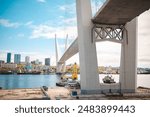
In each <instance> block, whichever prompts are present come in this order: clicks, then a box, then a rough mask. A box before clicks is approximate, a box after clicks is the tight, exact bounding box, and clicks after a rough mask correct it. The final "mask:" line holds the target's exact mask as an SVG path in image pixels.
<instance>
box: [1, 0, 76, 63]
mask: <svg viewBox="0 0 150 117" xmlns="http://www.w3.org/2000/svg"><path fill="white" fill-rule="evenodd" d="M69 6H70V7H69ZM68 10H69V11H68ZM75 18H76V13H75V0H0V52H1V53H2V52H6V51H10V52H12V53H21V54H22V53H24V54H25V53H26V54H27V55H28V53H29V55H30V54H31V53H38V54H40V53H42V54H44V57H46V54H47V57H52V56H54V49H55V48H54V35H55V33H56V34H57V38H58V43H59V45H60V48H61V47H62V49H60V50H64V48H63V46H64V42H65V40H64V39H65V37H66V34H67V33H69V32H67V31H68V30H70V29H72V32H71V33H73V32H75V33H73V34H69V39H70V42H71V40H73V39H74V38H75V36H76V30H75V31H73V30H74V29H75V28H76V19H75ZM61 52H62V51H61ZM30 56H32V55H30ZM31 58H32V57H31ZM1 59H4V57H3V58H1ZM22 59H23V60H24V58H23V57H22Z"/></svg>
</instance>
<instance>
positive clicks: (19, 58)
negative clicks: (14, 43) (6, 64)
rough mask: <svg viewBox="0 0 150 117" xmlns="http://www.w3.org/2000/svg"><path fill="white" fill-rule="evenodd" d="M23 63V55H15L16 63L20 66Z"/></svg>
mask: <svg viewBox="0 0 150 117" xmlns="http://www.w3.org/2000/svg"><path fill="white" fill-rule="evenodd" d="M20 62H21V54H15V55H14V63H16V64H19V63H20Z"/></svg>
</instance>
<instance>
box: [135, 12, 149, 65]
mask: <svg viewBox="0 0 150 117" xmlns="http://www.w3.org/2000/svg"><path fill="white" fill-rule="evenodd" d="M149 21H150V10H149V11H146V12H145V13H143V14H141V15H140V16H139V18H138V64H139V66H147V67H150V65H149V64H150V61H149V60H150V51H149V50H150V23H149Z"/></svg>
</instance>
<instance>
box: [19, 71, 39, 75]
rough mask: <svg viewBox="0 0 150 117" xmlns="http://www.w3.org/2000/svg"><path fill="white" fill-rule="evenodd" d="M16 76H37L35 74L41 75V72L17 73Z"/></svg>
mask: <svg viewBox="0 0 150 117" xmlns="http://www.w3.org/2000/svg"><path fill="white" fill-rule="evenodd" d="M17 74H19V75H21V74H23V75H37V74H41V72H20V73H19V72H18V73H17Z"/></svg>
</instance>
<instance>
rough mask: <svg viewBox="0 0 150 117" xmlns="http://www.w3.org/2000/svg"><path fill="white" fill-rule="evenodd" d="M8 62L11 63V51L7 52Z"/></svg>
mask: <svg viewBox="0 0 150 117" xmlns="http://www.w3.org/2000/svg"><path fill="white" fill-rule="evenodd" d="M7 63H11V53H7Z"/></svg>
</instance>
